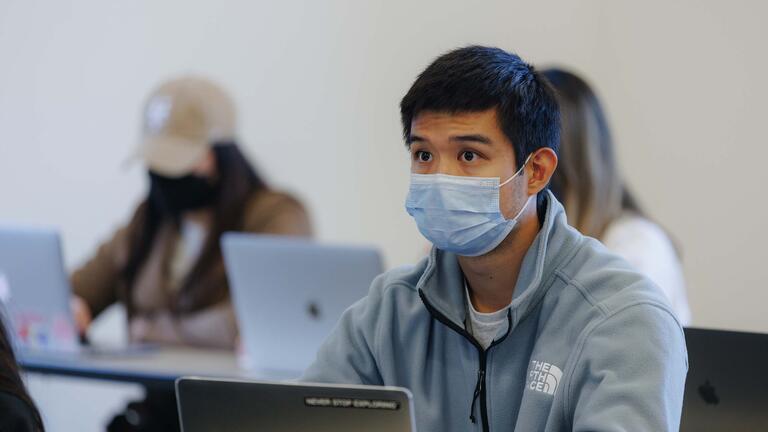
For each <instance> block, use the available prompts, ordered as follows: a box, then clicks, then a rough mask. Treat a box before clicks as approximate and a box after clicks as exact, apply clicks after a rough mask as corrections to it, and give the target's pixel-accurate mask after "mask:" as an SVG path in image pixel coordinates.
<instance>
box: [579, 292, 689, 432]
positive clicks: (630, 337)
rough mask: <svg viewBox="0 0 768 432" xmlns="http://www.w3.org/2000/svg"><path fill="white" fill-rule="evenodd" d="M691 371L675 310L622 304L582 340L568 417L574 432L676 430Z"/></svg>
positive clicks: (653, 305) (645, 304)
mask: <svg viewBox="0 0 768 432" xmlns="http://www.w3.org/2000/svg"><path fill="white" fill-rule="evenodd" d="M687 373H688V356H687V352H686V349H685V337H684V335H683V331H682V328H681V327H680V324H678V322H677V320H676V319H675V318H674V317H673V316H672V315H671V312H669V311H668V310H666V309H664V308H662V307H660V306H658V305H656V304H652V303H643V304H635V305H632V306H627V307H624V308H623V309H621V310H618V311H616V312H613V313H611V314H609V315H608V316H606V317H605V318H604V319H603V321H602V322H600V323H599V324H598V325H597V326H595V327H594V328H593V329H592V330H591V331H590V333H589V334H588V335H587V337H586V338H585V339H584V343H583V345H582V347H581V354H580V358H579V360H578V361H577V362H576V363H575V367H574V370H573V372H572V374H571V377H572V379H571V381H570V383H569V387H568V392H569V393H568V394H569V396H570V397H569V399H568V400H569V403H568V404H566V405H565V409H566V413H565V415H566V418H572V420H573V422H572V425H573V427H572V430H573V431H606V432H607V431H677V430H678V429H679V427H680V426H679V425H680V415H681V410H682V405H683V391H684V388H685V377H686V374H687ZM569 413H570V415H569Z"/></svg>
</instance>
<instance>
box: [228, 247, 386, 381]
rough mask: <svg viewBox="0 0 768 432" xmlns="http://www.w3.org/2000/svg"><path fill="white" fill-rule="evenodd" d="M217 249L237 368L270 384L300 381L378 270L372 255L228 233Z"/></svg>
mask: <svg viewBox="0 0 768 432" xmlns="http://www.w3.org/2000/svg"><path fill="white" fill-rule="evenodd" d="M221 243H222V250H223V253H224V262H225V264H226V269H227V277H228V279H229V286H230V292H231V294H232V300H233V303H234V306H235V312H236V314H237V321H238V325H239V328H240V339H241V341H242V344H243V348H244V349H243V354H242V355H241V364H242V365H243V366H244V367H245V368H246V369H248V370H249V371H252V372H253V374H252V375H255V376H259V377H268V378H270V379H283V378H295V377H298V376H300V375H301V373H302V372H303V371H304V369H306V368H307V367H308V366H309V365H310V364H311V363H312V361H313V360H314V359H315V356H316V354H317V350H318V349H319V347H320V345H321V344H322V342H323V341H324V340H325V338H326V337H327V336H328V335H329V334H330V332H331V330H332V329H333V327H334V326H335V325H336V322H337V321H338V319H339V317H340V316H341V314H342V313H343V312H344V310H346V309H347V308H348V307H349V306H350V305H352V304H353V303H354V302H355V301H357V300H359V299H361V298H363V297H365V295H366V294H367V293H368V289H369V288H370V285H371V282H372V281H373V279H374V278H375V277H376V276H377V275H379V274H380V273H381V272H382V270H383V269H382V262H381V256H380V254H379V252H378V251H377V250H376V249H375V248H371V247H356V246H330V245H323V244H319V243H316V242H314V241H312V240H309V239H301V238H296V237H285V236H264V235H254V234H243V233H226V234H224V236H223V237H222V240H221Z"/></svg>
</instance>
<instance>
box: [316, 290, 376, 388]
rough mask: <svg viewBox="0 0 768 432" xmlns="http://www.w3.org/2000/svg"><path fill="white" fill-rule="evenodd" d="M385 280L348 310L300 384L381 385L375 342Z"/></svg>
mask: <svg viewBox="0 0 768 432" xmlns="http://www.w3.org/2000/svg"><path fill="white" fill-rule="evenodd" d="M382 279H383V277H382V276H379V277H378V278H377V279H375V280H374V281H373V285H372V287H371V290H370V292H369V294H368V296H366V297H365V298H363V299H362V300H360V301H358V302H357V303H355V304H354V305H352V306H351V307H350V308H349V309H347V310H346V311H345V312H344V314H343V315H342V316H341V319H340V320H339V323H338V324H337V325H336V327H335V328H334V330H333V331H332V332H331V335H330V336H329V337H328V339H326V340H325V342H324V343H323V345H322V346H321V347H320V350H319V351H318V354H317V358H316V359H315V361H314V363H313V364H312V365H310V367H309V368H308V369H307V370H306V371H305V373H304V375H303V376H302V378H301V381H306V382H318V383H344V384H365V385H382V384H383V380H382V378H381V375H380V373H379V369H378V366H377V364H376V357H375V354H376V351H375V348H374V346H375V345H374V342H375V340H376V332H377V330H378V327H377V325H376V324H377V323H378V322H380V320H379V317H380V315H381V313H382V309H385V306H382V295H381V291H382V287H381V285H382Z"/></svg>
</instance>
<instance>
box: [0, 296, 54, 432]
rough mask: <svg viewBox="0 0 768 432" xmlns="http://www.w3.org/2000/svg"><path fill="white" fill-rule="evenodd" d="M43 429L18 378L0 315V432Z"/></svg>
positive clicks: (13, 356) (16, 367) (17, 367)
mask: <svg viewBox="0 0 768 432" xmlns="http://www.w3.org/2000/svg"><path fill="white" fill-rule="evenodd" d="M1 307H2V305H0V308H1ZM0 312H2V311H0ZM43 430H44V427H43V420H42V418H41V417H40V413H39V412H38V410H37V407H36V406H35V403H34V402H33V401H32V398H30V397H29V394H28V393H27V390H26V388H25V387H24V382H23V381H22V380H21V376H19V366H18V364H17V363H16V356H15V355H14V353H13V347H12V346H11V339H10V336H9V335H8V332H7V331H6V328H5V325H4V323H3V319H2V314H0V431H2V432H42V431H43Z"/></svg>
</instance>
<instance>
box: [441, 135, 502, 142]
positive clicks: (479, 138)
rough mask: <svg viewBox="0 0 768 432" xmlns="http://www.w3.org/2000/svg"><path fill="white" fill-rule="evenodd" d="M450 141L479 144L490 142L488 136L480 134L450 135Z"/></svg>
mask: <svg viewBox="0 0 768 432" xmlns="http://www.w3.org/2000/svg"><path fill="white" fill-rule="evenodd" d="M451 141H459V142H475V143H480V144H491V143H492V141H491V139H490V138H488V137H487V136H485V135H480V134H472V135H457V136H452V137H451Z"/></svg>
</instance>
